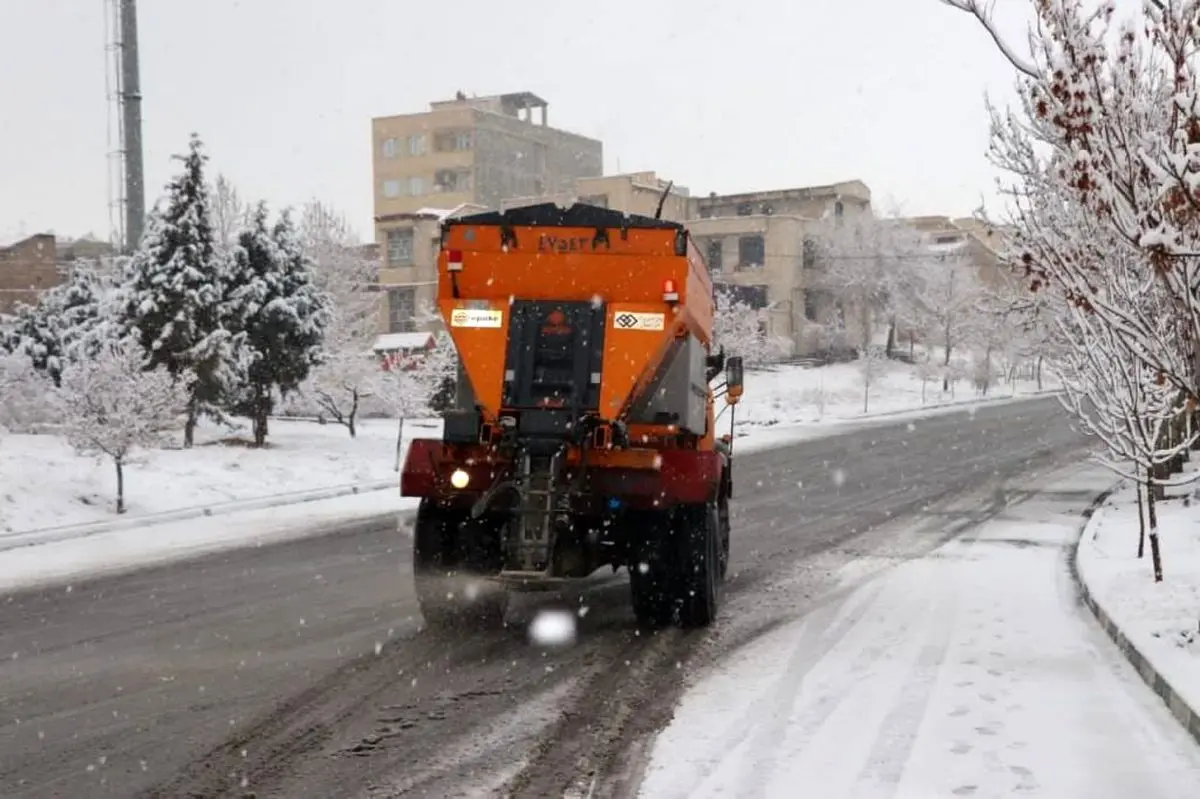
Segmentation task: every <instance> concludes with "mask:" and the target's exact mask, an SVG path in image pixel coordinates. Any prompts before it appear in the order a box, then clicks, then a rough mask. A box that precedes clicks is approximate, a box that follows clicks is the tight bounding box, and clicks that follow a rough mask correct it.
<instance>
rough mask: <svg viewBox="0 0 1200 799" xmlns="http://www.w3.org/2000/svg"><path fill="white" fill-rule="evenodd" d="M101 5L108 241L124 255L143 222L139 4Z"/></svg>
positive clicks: (109, 1)
mask: <svg viewBox="0 0 1200 799" xmlns="http://www.w3.org/2000/svg"><path fill="white" fill-rule="evenodd" d="M103 2H104V22H105V45H106V46H105V50H106V58H105V61H106V66H107V68H106V69H105V90H106V91H107V93H108V150H109V151H108V222H109V238H110V240H111V241H112V245H113V247H114V248H115V249H116V250H117V251H119V252H124V253H128V252H132V251H133V250H134V248H136V247H137V245H138V241H139V240H140V239H141V237H142V226H143V224H144V222H145V218H146V186H145V178H144V176H143V171H142V88H141V77H140V73H139V70H138V37H137V0H103Z"/></svg>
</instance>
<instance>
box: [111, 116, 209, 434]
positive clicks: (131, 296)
mask: <svg viewBox="0 0 1200 799" xmlns="http://www.w3.org/2000/svg"><path fill="white" fill-rule="evenodd" d="M175 157H176V158H177V159H178V160H180V161H182V163H183V169H182V170H181V171H180V173H179V174H178V175H177V176H176V177H175V178H174V179H173V180H172V181H171V182H170V183H169V184H167V199H166V207H165V209H164V210H162V211H161V212H160V211H158V210H157V209H156V211H155V212H154V213H152V214H151V215H150V219H149V220H148V222H147V225H146V230H145V233H144V234H143V236H142V240H141V242H140V244H139V246H138V250H137V252H136V253H135V254H134V256H133V257H132V258H130V260H129V263H128V265H127V269H126V277H125V282H124V285H123V286H122V288H121V296H120V300H119V302H118V305H117V313H118V315H119V327H120V330H121V332H122V333H124V334H130V335H134V336H135V337H136V338H137V340H138V342H139V343H140V344H141V346H142V347H143V348H144V349H145V350H146V351H147V352H148V353H149V357H150V361H149V364H150V368H154V367H157V366H163V367H165V368H166V369H167V371H168V372H169V373H170V374H171V375H173V376H175V377H176V378H182V377H183V376H184V375H187V374H192V375H194V376H195V379H194V380H192V381H190V386H191V389H190V391H191V396H190V399H189V401H188V412H187V421H186V422H185V425H184V446H189V447H190V446H191V445H192V442H193V440H194V437H195V430H196V423H197V421H198V420H199V418H200V416H201V414H211V413H213V412H215V411H217V410H218V409H219V407H220V402H221V399H222V395H223V393H224V390H225V382H226V379H227V375H226V370H225V367H226V361H227V358H228V352H229V335H228V333H227V331H225V330H224V328H223V327H222V319H221V316H222V314H221V305H222V300H223V296H224V287H223V284H224V275H223V260H222V259H221V258H219V257H217V254H216V251H215V249H214V246H213V231H212V225H211V222H210V219H209V208H208V203H209V193H208V191H207V189H206V187H205V184H204V165H205V163H206V162H207V160H208V157H207V156H206V155H205V154H204V152H203V145H202V144H201V142H200V139H199V138H198V137H197V136H195V135H194V134H193V136H192V138H191V141H190V143H189V147H188V154H187V155H186V156H175Z"/></svg>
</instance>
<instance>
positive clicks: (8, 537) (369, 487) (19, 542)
mask: <svg viewBox="0 0 1200 799" xmlns="http://www.w3.org/2000/svg"><path fill="white" fill-rule="evenodd" d="M397 487H398V483H397V480H396V479H395V478H389V479H387V480H375V481H372V482H370V483H359V484H356V485H344V486H334V487H332V488H318V489H313V490H309V491H293V492H289V493H286V494H274V495H271V496H266V497H256V498H253V499H239V500H232V501H229V502H220V503H216V504H213V505H201V506H194V507H191V508H180V509H178V510H170V511H162V512H160V513H148V514H146V515H144V516H136V517H132V518H127V519H113V520H112V521H106V522H94V523H93V522H87V523H84V524H69V525H63V526H61V527H44V528H42V529H40V530H23V531H21V532H16V533H0V552H8V551H9V550H13V549H20V548H22V547H29V546H37V545H39V544H53V543H56V542H59V541H70V540H75V539H80V538H89V537H91V536H93V535H102V534H104V533H114V532H120V531H123V530H136V529H138V528H142V527H151V526H154V525H159V524H167V523H169V522H183V521H190V520H193V519H200V518H204V517H206V516H224V515H227V514H230V513H238V512H241V511H252V510H267V509H270V508H278V507H282V506H284V505H300V504H304V503H306V502H320V501H321V500H325V499H338V498H340V497H348V496H353V495H356V494H367V493H372V492H375V491H386V490H387V489H390V488H397Z"/></svg>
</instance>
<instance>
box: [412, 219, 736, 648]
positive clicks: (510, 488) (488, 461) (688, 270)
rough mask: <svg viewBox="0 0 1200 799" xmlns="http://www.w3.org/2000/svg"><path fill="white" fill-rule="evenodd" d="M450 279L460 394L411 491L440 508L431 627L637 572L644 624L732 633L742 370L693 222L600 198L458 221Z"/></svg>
mask: <svg viewBox="0 0 1200 799" xmlns="http://www.w3.org/2000/svg"><path fill="white" fill-rule="evenodd" d="M437 272H438V277H437V297H438V301H437V302H438V309H439V311H440V313H441V316H442V318H443V320H444V321H445V325H446V329H447V330H448V331H449V333H450V336H451V338H452V339H453V342H454V346H455V349H456V350H457V353H458V357H459V378H458V383H457V390H456V397H455V401H454V403H453V407H452V408H451V409H450V410H448V411H447V412H445V427H444V432H443V435H442V438H441V439H440V440H438V439H418V440H415V441H413V442H412V445H411V447H410V449H409V451H408V454H407V456H406V459H405V462H404V467H403V471H402V474H401V479H400V487H401V493H402V494H403V495H404V496H407V497H420V506H419V509H418V511H417V515H416V521H415V526H414V531H413V532H414V551H413V567H414V577H415V582H416V589H417V594H418V598H419V601H420V604H421V609H422V613H423V615H424V616H425V619H426V622H427V623H429V624H432V625H444V624H454V623H461V622H464V621H467V622H474V623H479V622H484V623H487V624H500V623H502V622H503V619H504V614H505V609H506V606H507V596H508V591H509V590H547V589H552V588H557V587H562V584H563V583H565V582H568V581H571V580H578V579H580V578H584V577H588V576H589V575H591V574H592V573H593V572H594V571H595V570H596V569H598V568H600V567H603V566H606V565H607V566H611V567H612V569H613V571H614V572H615V571H616V570H617V568H618V567H620V566H625V567H627V568H628V570H629V575H630V585H631V593H632V599H633V608H634V612H635V615H636V616H637V618H638V621H639V623H641V624H643V625H647V626H655V627H660V626H666V625H671V624H679V625H680V626H684V627H697V626H706V625H708V624H709V623H710V622H712V620H713V618H714V617H715V616H716V613H717V609H718V605H719V603H720V600H721V593H722V584H723V581H724V578H725V572H726V568H727V565H728V562H729V500H730V497H731V495H732V479H731V467H732V456H733V452H732V440H731V438H730V437H729V436H720V437H718V436H717V435H716V429H715V427H716V422H717V419H718V417H719V415H720V414H717V413H715V411H714V406H715V403H716V400H717V399H719V398H721V397H722V396H723V397H724V400H725V404H726V405H727V406H729V409H730V411H731V416H732V406H733V405H735V404H736V403H737V401H738V399H739V397H740V396H741V393H742V361H741V358H738V357H733V356H730V357H726V355H725V353H724V350H723V349H722V350H720V351H717V352H713V318H714V312H715V303H714V297H713V284H712V281H711V279H710V277H709V273H708V270H707V268H706V267H705V265H704V261H703V259H702V258H701V257H700V254H699V252H698V250H697V248H696V245H695V244H694V243H693V242H692V241H691V239H690V238H689V236H688V231H687V230H686V228H685V227H684V226H683V225H681V224H677V223H675V222H670V221H665V220H662V219H659V218H651V217H646V216H631V215H626V214H623V213H619V212H616V211H611V210H608V209H606V208H600V207H596V206H591V205H583V204H575V205H573V206H571V207H569V208H563V207H561V206H559V205H557V204H554V203H547V204H543V205H533V206H528V207H523V208H514V209H511V210H508V211H505V212H486V213H479V214H475V215H472V216H464V217H459V218H455V219H449V220H447V221H446V222H445V223H444V224H443V227H442V234H441V247H440V252H439V254H438V263H437ZM722 372H724V374H725V378H724V381H723V382H722V383H721V384H720V385H718V386H717V387H716V388H715V389H714V388H713V387H712V384H713V381H714V380H715V379H716V378H717V377H718V375H720V374H721V373H722ZM723 411H724V409H722V412H723ZM731 429H732V424H731Z"/></svg>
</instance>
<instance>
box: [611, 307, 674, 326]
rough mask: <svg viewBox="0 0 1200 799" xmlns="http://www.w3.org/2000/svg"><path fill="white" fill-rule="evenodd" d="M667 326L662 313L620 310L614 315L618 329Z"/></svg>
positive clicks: (614, 323) (614, 321) (614, 322)
mask: <svg viewBox="0 0 1200 799" xmlns="http://www.w3.org/2000/svg"><path fill="white" fill-rule="evenodd" d="M665 326H666V323H665V320H664V317H663V315H662V314H660V313H637V312H636V311H618V312H617V313H616V314H615V315H614V316H613V327H615V328H616V329H617V330H662V329H663V328H664V327H665Z"/></svg>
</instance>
